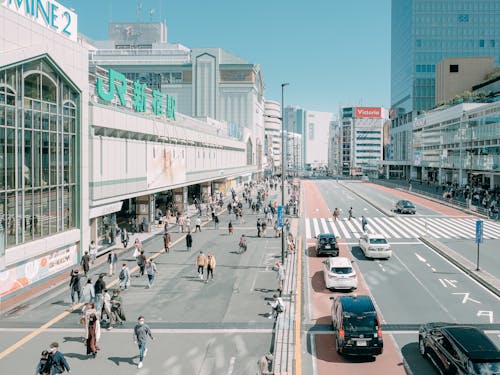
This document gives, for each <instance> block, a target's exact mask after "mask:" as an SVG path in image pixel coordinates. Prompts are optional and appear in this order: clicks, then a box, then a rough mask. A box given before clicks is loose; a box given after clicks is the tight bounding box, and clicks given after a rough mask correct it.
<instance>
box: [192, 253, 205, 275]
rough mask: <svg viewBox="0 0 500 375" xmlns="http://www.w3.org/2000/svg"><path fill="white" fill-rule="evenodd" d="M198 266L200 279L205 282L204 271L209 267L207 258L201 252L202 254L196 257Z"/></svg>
mask: <svg viewBox="0 0 500 375" xmlns="http://www.w3.org/2000/svg"><path fill="white" fill-rule="evenodd" d="M195 264H196V266H197V267H198V277H199V278H200V279H201V280H203V270H204V269H205V267H206V266H207V257H206V256H205V254H203V251H200V254H198V256H197V257H196V263H195Z"/></svg>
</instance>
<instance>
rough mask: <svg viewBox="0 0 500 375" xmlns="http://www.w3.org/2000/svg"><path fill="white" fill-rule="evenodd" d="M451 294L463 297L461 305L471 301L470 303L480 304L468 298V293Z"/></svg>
mask: <svg viewBox="0 0 500 375" xmlns="http://www.w3.org/2000/svg"><path fill="white" fill-rule="evenodd" d="M455 288H456V287H455ZM452 294H454V295H457V296H460V295H463V296H464V298H463V300H462V303H463V304H465V303H467V301H471V302H474V303H477V304H479V305H480V304H481V302H479V301H477V300H475V299H473V298H469V296H470V293H452Z"/></svg>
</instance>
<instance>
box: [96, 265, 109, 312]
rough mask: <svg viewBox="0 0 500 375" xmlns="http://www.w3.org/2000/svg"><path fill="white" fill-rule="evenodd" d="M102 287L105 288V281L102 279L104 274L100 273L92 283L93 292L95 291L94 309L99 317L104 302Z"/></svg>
mask: <svg viewBox="0 0 500 375" xmlns="http://www.w3.org/2000/svg"><path fill="white" fill-rule="evenodd" d="M104 289H106V282H105V281H104V274H103V273H101V274H100V275H99V278H98V279H97V281H96V282H95V284H94V292H95V309H96V310H97V315H98V316H99V317H101V313H102V306H103V303H104V299H103V293H104Z"/></svg>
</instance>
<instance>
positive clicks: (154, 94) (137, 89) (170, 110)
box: [95, 69, 177, 120]
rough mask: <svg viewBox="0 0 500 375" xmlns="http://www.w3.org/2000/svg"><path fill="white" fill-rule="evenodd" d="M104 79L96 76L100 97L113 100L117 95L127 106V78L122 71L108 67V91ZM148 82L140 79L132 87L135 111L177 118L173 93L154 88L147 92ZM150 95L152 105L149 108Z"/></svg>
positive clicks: (109, 100)
mask: <svg viewBox="0 0 500 375" xmlns="http://www.w3.org/2000/svg"><path fill="white" fill-rule="evenodd" d="M104 83H105V82H104V80H103V79H102V78H100V77H97V78H96V85H95V87H96V91H97V95H98V96H99V98H101V99H102V100H104V101H105V102H108V103H110V102H112V101H113V100H114V99H115V97H116V96H118V100H119V102H120V105H121V106H123V107H127V100H126V95H127V88H128V83H127V78H126V77H125V75H123V74H122V73H120V72H117V71H116V70H113V69H108V91H105V89H104ZM146 88H147V86H146V84H145V83H141V82H139V81H134V82H133V87H132V109H133V110H134V111H135V112H139V113H141V112H142V113H145V112H148V110H150V111H151V112H152V113H153V114H154V115H155V116H165V117H166V118H167V119H171V120H175V110H176V103H177V102H176V98H175V97H174V96H172V95H168V94H167V95H165V94H163V93H162V92H161V91H160V90H152V91H151V94H148V93H147V92H146ZM148 96H150V97H151V99H150V100H149V102H150V107H149V108H148V105H147V103H148V100H147V99H148Z"/></svg>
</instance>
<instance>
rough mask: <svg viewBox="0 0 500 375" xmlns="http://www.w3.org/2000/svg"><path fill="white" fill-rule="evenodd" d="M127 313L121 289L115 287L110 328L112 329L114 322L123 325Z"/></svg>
mask: <svg viewBox="0 0 500 375" xmlns="http://www.w3.org/2000/svg"><path fill="white" fill-rule="evenodd" d="M126 320H127V319H126V317H125V313H124V311H123V299H122V296H120V291H119V290H118V289H115V290H114V291H113V296H112V297H111V321H110V323H109V326H108V329H112V328H113V325H114V324H120V325H122V324H123V322H124V321H126Z"/></svg>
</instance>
